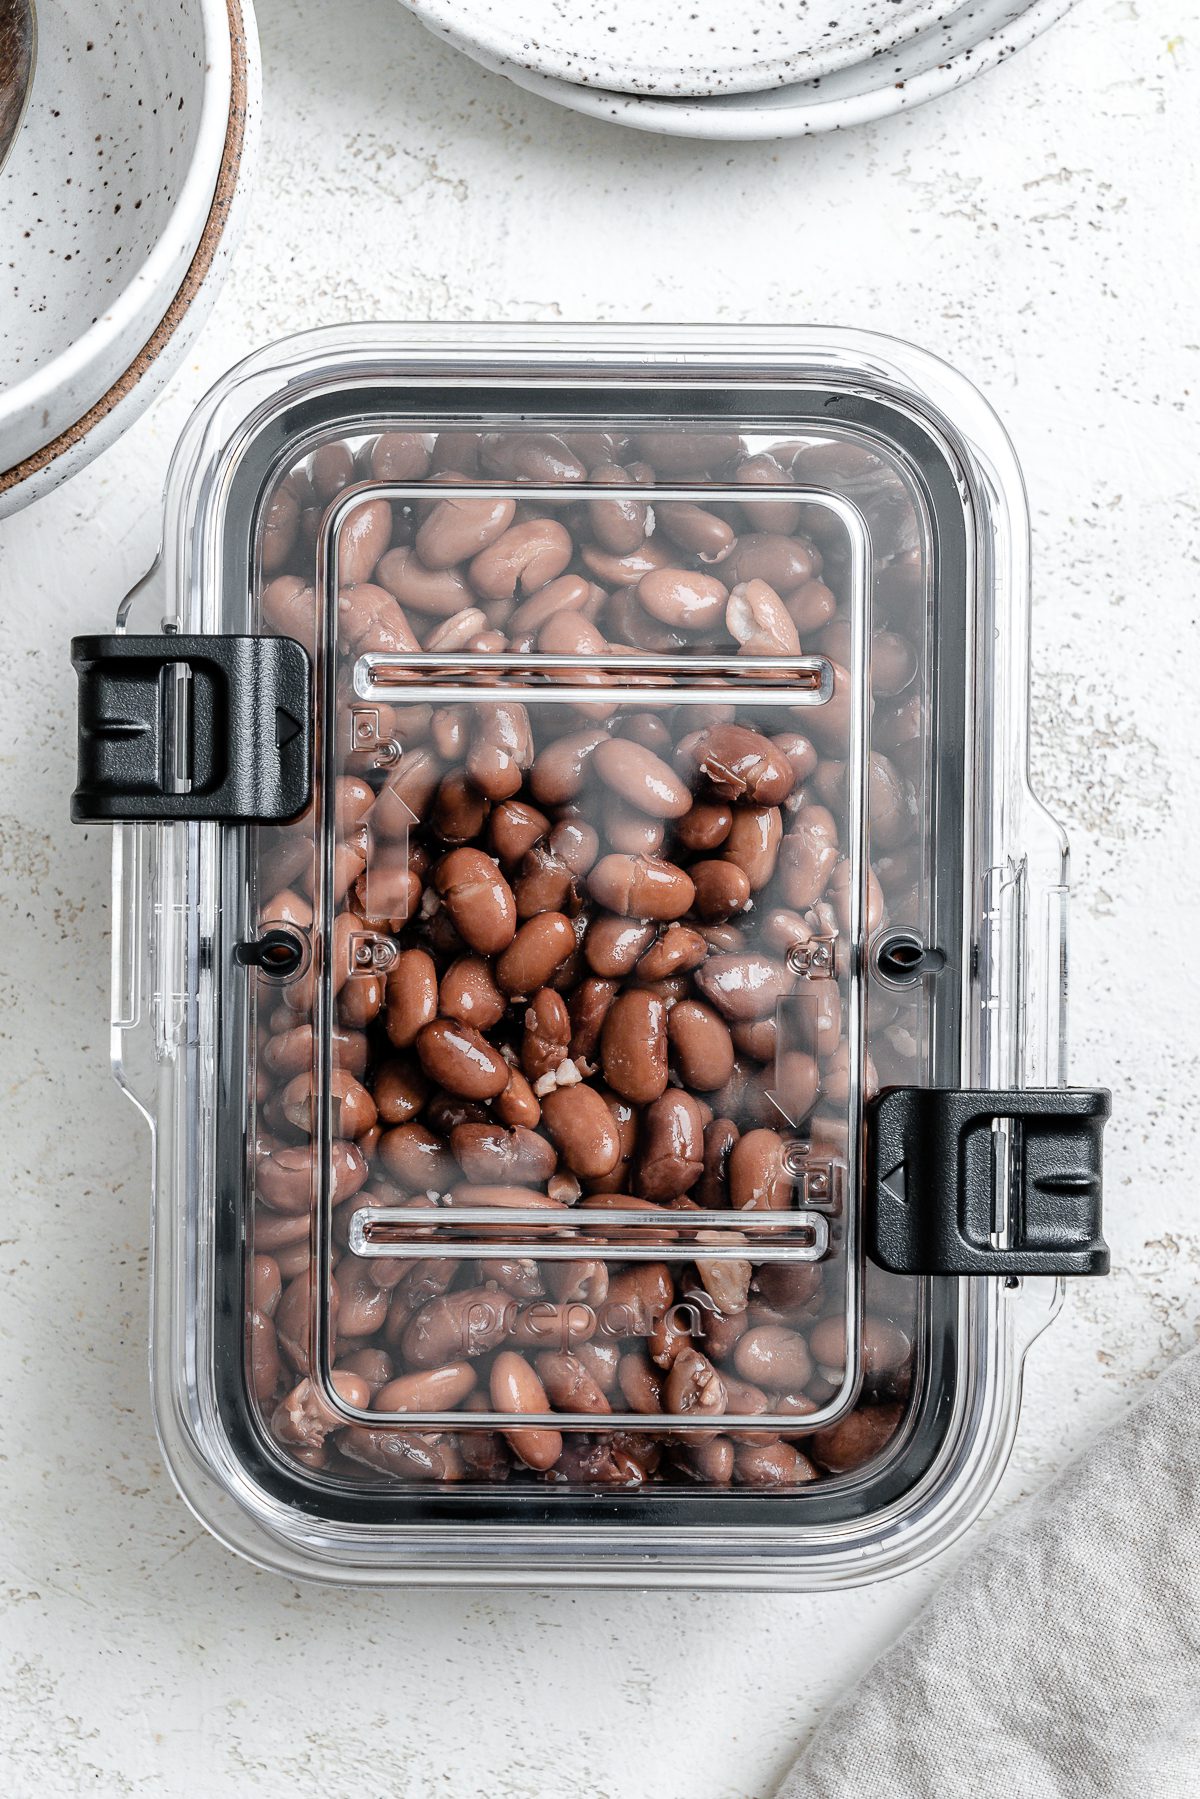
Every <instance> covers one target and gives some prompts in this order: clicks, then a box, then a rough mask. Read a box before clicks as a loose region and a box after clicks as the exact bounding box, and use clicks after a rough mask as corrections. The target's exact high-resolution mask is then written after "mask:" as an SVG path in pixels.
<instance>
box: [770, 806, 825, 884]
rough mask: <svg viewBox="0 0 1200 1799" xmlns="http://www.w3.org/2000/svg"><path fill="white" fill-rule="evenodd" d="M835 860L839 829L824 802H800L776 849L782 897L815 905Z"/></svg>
mask: <svg viewBox="0 0 1200 1799" xmlns="http://www.w3.org/2000/svg"><path fill="white" fill-rule="evenodd" d="M837 862H838V829H837V820H836V819H835V818H834V816H833V813H832V812H830V811H829V810H828V809H827V808H826V807H824V806H802V807H801V808H800V810H799V812H798V813H797V814H796V816H795V818H794V819H793V820H792V823H791V825H790V827H789V829H788V833H787V835H786V837H785V838H784V840H783V843H782V845H781V847H780V852H779V867H780V874H781V876H782V879H781V883H780V884H781V886H782V888H783V897H784V899H785V900H786V902H787V904H788V905H789V906H794V907H796V908H798V909H803V908H805V907H807V906H815V905H816V903H817V901H818V900H819V899H820V898H821V895H822V894H823V893H824V891H825V889H826V887H827V886H828V884H829V877H830V875H831V874H832V873H833V871H834V869H835V868H836V867H837Z"/></svg>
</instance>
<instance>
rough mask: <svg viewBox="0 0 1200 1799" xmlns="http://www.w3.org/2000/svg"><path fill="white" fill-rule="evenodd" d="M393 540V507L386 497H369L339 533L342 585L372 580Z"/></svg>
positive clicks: (350, 514) (349, 513)
mask: <svg viewBox="0 0 1200 1799" xmlns="http://www.w3.org/2000/svg"><path fill="white" fill-rule="evenodd" d="M391 541H392V509H391V507H390V506H389V505H388V502H387V501H386V500H367V501H366V502H365V503H364V504H363V505H361V506H355V507H354V509H353V511H351V512H348V513H347V514H346V516H345V518H344V519H343V520H342V524H341V528H340V530H339V531H338V536H337V572H338V579H339V582H340V584H341V585H342V586H345V587H354V586H356V585H357V584H358V582H360V581H369V580H370V579H371V576H372V574H373V573H374V572H375V567H376V564H377V563H378V562H379V559H380V557H381V556H382V555H383V553H384V551H385V550H386V549H387V547H388V545H389V543H390V542H391Z"/></svg>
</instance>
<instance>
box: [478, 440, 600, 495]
mask: <svg viewBox="0 0 1200 1799" xmlns="http://www.w3.org/2000/svg"><path fill="white" fill-rule="evenodd" d="M479 460H480V466H481V467H482V468H483V470H484V471H485V473H487V474H489V475H501V476H503V477H504V478H505V479H506V480H509V481H536V482H537V483H538V484H539V486H547V487H557V486H559V485H560V484H561V483H563V482H574V481H586V480H587V469H586V467H585V466H584V464H583V463H582V462H581V461H580V460H579V457H578V456H577V455H576V454H575V452H574V451H573V450H572V449H571V447H570V445H569V444H567V443H566V441H565V440H564V439H563V438H561V437H558V436H556V435H555V433H554V432H552V431H512V430H507V431H485V432H484V434H483V436H482V437H481V438H480V440H479Z"/></svg>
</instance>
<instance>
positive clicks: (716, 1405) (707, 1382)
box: [663, 1349, 728, 1418]
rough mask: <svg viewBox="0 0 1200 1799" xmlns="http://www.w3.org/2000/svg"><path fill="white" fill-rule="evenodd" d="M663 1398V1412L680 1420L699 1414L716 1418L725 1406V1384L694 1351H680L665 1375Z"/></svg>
mask: <svg viewBox="0 0 1200 1799" xmlns="http://www.w3.org/2000/svg"><path fill="white" fill-rule="evenodd" d="M663 1398H664V1400H665V1401H666V1409H667V1410H668V1411H669V1412H677V1413H678V1414H679V1415H680V1416H681V1417H686V1416H688V1415H689V1414H694V1413H700V1414H701V1415H703V1416H705V1417H710V1418H718V1417H720V1415H721V1413H722V1412H723V1411H724V1410H725V1408H726V1405H727V1403H728V1397H727V1393H726V1388H725V1382H724V1381H723V1380H722V1378H721V1376H720V1375H719V1374H718V1373H717V1371H716V1369H715V1368H714V1367H713V1365H712V1363H711V1362H710V1361H709V1359H708V1357H707V1356H706V1355H702V1354H701V1353H700V1351H699V1350H698V1349H684V1350H681V1352H680V1353H679V1354H678V1355H677V1356H676V1357H675V1360H674V1361H673V1362H672V1364H671V1367H670V1369H669V1371H668V1373H667V1378H666V1382H665V1384H664V1387H663Z"/></svg>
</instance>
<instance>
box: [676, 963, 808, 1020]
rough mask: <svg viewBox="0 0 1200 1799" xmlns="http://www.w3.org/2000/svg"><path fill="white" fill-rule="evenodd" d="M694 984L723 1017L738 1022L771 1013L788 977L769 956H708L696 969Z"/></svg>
mask: <svg viewBox="0 0 1200 1799" xmlns="http://www.w3.org/2000/svg"><path fill="white" fill-rule="evenodd" d="M695 983H696V986H697V988H698V989H699V991H700V992H701V993H702V994H703V996H704V998H705V999H706V1000H707V1001H708V1002H709V1004H710V1005H711V1006H713V1007H715V1009H716V1010H717V1011H718V1012H720V1013H721V1015H722V1017H723V1018H725V1019H727V1020H739V1021H740V1020H742V1019H747V1018H764V1017H766V1015H767V1014H768V1013H770V1012H774V1010H775V1006H776V1004H777V1002H778V1001H779V1000H780V999H782V997H783V995H784V994H785V993H786V992H787V991H788V989H789V986H790V984H791V977H790V976H789V974H788V971H787V969H786V967H785V966H784V965H783V964H782V963H781V962H776V961H774V960H773V959H772V958H770V957H768V956H760V955H752V954H751V955H733V956H710V957H709V958H708V960H707V961H706V962H705V963H703V964H702V966H701V967H700V968H698V969H697V971H696V975H695Z"/></svg>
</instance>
